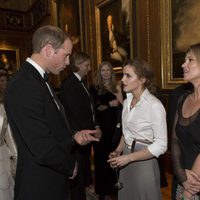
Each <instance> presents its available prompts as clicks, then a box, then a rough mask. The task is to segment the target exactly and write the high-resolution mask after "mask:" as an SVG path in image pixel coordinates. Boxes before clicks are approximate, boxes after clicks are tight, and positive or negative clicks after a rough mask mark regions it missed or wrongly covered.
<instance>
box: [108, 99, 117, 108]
mask: <svg viewBox="0 0 200 200" xmlns="http://www.w3.org/2000/svg"><path fill="white" fill-rule="evenodd" d="M118 105H119V101H118V100H117V99H114V100H112V101H110V102H109V106H110V107H117V106H118Z"/></svg>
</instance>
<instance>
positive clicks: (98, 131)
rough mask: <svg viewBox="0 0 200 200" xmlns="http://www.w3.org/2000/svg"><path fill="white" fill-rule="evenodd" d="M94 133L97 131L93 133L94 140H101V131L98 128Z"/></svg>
mask: <svg viewBox="0 0 200 200" xmlns="http://www.w3.org/2000/svg"><path fill="white" fill-rule="evenodd" d="M96 131H97V132H96V133H95V135H94V136H95V137H96V138H99V139H101V136H102V132H101V129H100V128H99V127H98V126H97V127H96Z"/></svg>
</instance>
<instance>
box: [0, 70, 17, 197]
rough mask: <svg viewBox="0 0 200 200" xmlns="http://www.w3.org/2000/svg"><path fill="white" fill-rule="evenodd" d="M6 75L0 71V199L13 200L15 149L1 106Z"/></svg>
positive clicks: (6, 79) (2, 106)
mask: <svg viewBox="0 0 200 200" xmlns="http://www.w3.org/2000/svg"><path fill="white" fill-rule="evenodd" d="M8 78H9V77H8V73H7V71H5V70H0V199H3V200H13V198H14V177H15V170H16V159H17V149H16V146H15V142H14V139H13V136H12V133H11V130H10V126H9V125H8V121H7V117H6V112H5V109H4V105H3V96H4V90H5V88H6V85H7V82H8Z"/></svg>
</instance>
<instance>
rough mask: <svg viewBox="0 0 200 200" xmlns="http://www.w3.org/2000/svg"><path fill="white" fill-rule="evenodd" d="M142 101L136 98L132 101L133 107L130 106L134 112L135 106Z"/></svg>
mask: <svg viewBox="0 0 200 200" xmlns="http://www.w3.org/2000/svg"><path fill="white" fill-rule="evenodd" d="M139 100H140V99H136V98H133V99H132V101H131V105H130V110H132V109H133V108H134V107H135V105H136V104H137V102H138V101H139Z"/></svg>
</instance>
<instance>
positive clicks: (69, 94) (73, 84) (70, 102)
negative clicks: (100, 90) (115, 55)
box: [60, 73, 95, 200]
mask: <svg viewBox="0 0 200 200" xmlns="http://www.w3.org/2000/svg"><path fill="white" fill-rule="evenodd" d="M60 98H61V102H62V104H63V106H64V108H65V111H66V116H67V119H68V121H69V124H70V126H71V128H72V129H73V130H76V131H80V130H83V129H95V122H94V121H93V118H92V110H91V99H90V97H89V96H88V94H87V92H86V91H85V89H84V87H83V85H82V83H81V82H80V80H79V79H78V78H77V77H76V76H75V75H74V74H73V73H72V74H70V76H69V77H67V79H65V80H64V81H63V83H62V87H61V93H60ZM90 150H91V146H90V145H86V146H80V145H76V156H77V160H78V175H77V177H76V179H74V180H73V181H72V199H76V200H77V199H81V200H83V199H85V195H84V193H85V192H84V190H85V189H84V186H87V185H89V184H91V179H92V178H91V167H90Z"/></svg>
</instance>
